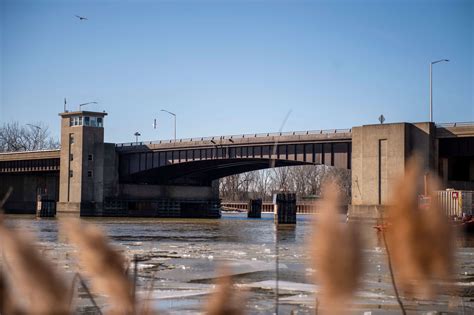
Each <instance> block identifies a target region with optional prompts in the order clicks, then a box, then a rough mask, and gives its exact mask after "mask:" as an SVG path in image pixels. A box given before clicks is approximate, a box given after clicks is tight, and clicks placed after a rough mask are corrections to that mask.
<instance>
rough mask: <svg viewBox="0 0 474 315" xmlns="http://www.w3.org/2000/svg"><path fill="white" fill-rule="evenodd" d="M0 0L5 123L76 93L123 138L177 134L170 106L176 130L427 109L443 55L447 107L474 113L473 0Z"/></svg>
mask: <svg viewBox="0 0 474 315" xmlns="http://www.w3.org/2000/svg"><path fill="white" fill-rule="evenodd" d="M0 1H1V7H0V11H1V13H0V14H1V15H0V20H1V32H0V36H1V39H0V40H1V51H0V53H1V55H0V58H1V64H0V66H1V82H0V86H1V91H0V92H1V104H0V123H3V122H8V121H12V120H17V121H20V122H21V123H28V122H37V121H42V122H44V123H45V124H47V125H49V126H50V129H51V131H52V133H53V135H55V136H57V135H58V134H59V130H58V129H59V118H58V116H57V114H58V113H59V112H60V111H62V107H63V98H64V97H67V99H68V102H69V108H70V109H72V108H77V106H75V105H77V104H79V103H84V102H89V101H98V102H99V104H98V105H93V106H88V109H89V110H100V111H102V110H106V111H107V112H108V113H109V116H108V117H107V119H106V122H105V123H106V131H105V132H106V140H107V141H112V142H127V141H132V140H134V137H133V133H134V132H135V131H139V132H141V134H142V135H143V137H142V139H143V140H153V139H169V138H171V137H172V135H173V131H172V130H173V124H172V118H171V116H169V115H166V114H165V113H162V112H160V111H159V110H160V109H161V108H165V109H168V110H170V111H173V112H175V113H176V114H177V115H178V137H196V136H209V135H228V134H240V133H254V132H269V131H276V130H278V128H279V126H280V123H281V121H282V120H283V118H284V116H285V114H286V113H287V112H288V111H289V110H292V113H291V116H290V117H289V119H288V122H287V124H286V126H285V128H284V129H285V130H287V131H294V130H314V129H330V128H346V127H351V126H356V125H361V124H368V123H376V122H377V117H378V116H379V115H380V114H383V115H384V116H385V117H386V119H387V122H397V121H427V120H428V117H429V116H428V115H429V112H428V108H429V62H430V61H432V60H436V59H441V58H448V59H451V62H449V63H440V64H437V65H435V73H434V74H435V76H434V107H435V109H434V118H435V121H437V122H453V121H474V94H473V93H474V92H473V85H474V78H473V73H474V50H473V43H474V24H473V23H474V22H473V21H474V1H469V0H467V1H456V0H446V1H420V0H418V1H307V2H302V1H288V2H286V1H258V2H250V1H245V2H244V1H232V2H229V1H226V2H224V1H212V2H210V1H206V2H204V1H167V2H156V1H84V0H81V1H74V0H64V1H48V0H35V1H23V0H14V1H9V0H0ZM75 14H78V15H83V16H86V17H87V18H89V20H88V21H82V22H81V21H79V20H78V19H77V18H75V17H74V15H75ZM153 118H157V119H158V124H159V127H158V129H157V130H153V129H152V121H153Z"/></svg>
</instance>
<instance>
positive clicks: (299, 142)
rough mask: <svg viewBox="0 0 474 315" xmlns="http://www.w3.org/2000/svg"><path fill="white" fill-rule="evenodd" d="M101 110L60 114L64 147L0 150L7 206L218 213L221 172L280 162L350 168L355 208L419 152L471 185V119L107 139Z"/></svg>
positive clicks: (447, 177) (432, 165)
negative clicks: (48, 203) (44, 202)
mask: <svg viewBox="0 0 474 315" xmlns="http://www.w3.org/2000/svg"><path fill="white" fill-rule="evenodd" d="M106 115H107V114H106V113H100V112H89V111H80V112H65V113H61V114H60V116H61V149H60V150H53V151H36V152H18V153H1V154H0V194H2V193H3V192H4V191H6V189H7V188H8V187H9V186H12V187H13V188H14V193H13V196H12V197H11V199H10V200H9V202H8V203H7V205H6V208H7V210H9V211H10V212H25V211H26V212H32V211H34V207H35V204H36V200H37V196H38V195H41V196H42V197H43V198H45V199H48V200H57V210H58V213H59V214H63V213H70V214H77V215H79V214H80V215H98V216H100V215H131V216H186V217H188V216H200V217H203V216H204V217H216V216H219V208H220V202H219V196H218V181H217V180H218V179H219V178H222V177H224V176H228V175H232V174H238V173H242V172H247V171H252V170H258V169H264V168H270V167H280V166H292V165H304V164H324V165H328V166H334V167H341V168H346V169H352V204H351V207H350V212H351V214H352V215H360V216H367V215H373V214H374V213H375V209H376V208H380V207H383V206H384V205H386V204H387V203H388V200H389V192H390V190H391V189H390V188H391V185H392V184H393V181H394V179H395V178H396V177H397V176H398V175H399V174H401V173H403V171H404V168H405V162H406V160H407V159H408V158H409V156H411V155H412V154H413V153H415V152H417V153H418V154H419V155H420V156H421V157H422V160H423V162H424V167H425V168H426V170H434V171H435V172H437V173H438V174H439V175H440V176H441V177H442V178H443V181H444V184H445V186H446V187H454V188H461V189H462V188H464V189H474V123H453V124H445V125H435V124H433V123H394V124H383V125H381V124H378V125H365V126H360V127H353V128H351V129H346V130H323V131H305V132H285V133H269V134H250V135H234V136H218V137H207V138H192V139H181V140H177V141H173V140H171V141H152V142H138V143H126V144H111V143H104V127H103V126H104V117H105V116H106Z"/></svg>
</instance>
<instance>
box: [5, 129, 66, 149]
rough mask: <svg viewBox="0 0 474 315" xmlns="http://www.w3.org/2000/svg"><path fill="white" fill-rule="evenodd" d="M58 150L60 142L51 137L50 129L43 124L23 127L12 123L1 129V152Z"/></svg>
mask: <svg viewBox="0 0 474 315" xmlns="http://www.w3.org/2000/svg"><path fill="white" fill-rule="evenodd" d="M57 148H59V142H58V141H57V140H56V139H54V138H53V137H51V136H50V134H49V130H48V127H47V126H45V125H44V124H42V123H35V124H27V125H25V126H22V125H20V124H19V123H18V122H11V123H4V124H3V125H2V126H1V127H0V152H16V151H34V150H44V149H57Z"/></svg>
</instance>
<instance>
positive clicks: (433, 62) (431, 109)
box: [430, 59, 449, 122]
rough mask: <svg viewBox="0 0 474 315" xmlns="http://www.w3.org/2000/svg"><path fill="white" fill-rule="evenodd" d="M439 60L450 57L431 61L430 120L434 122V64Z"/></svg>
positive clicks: (442, 60) (443, 60) (444, 60)
mask: <svg viewBox="0 0 474 315" xmlns="http://www.w3.org/2000/svg"><path fill="white" fill-rule="evenodd" d="M439 62H449V59H440V60H436V61H432V62H431V63H430V122H433V65H434V64H437V63H439Z"/></svg>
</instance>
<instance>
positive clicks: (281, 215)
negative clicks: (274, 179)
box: [274, 193, 296, 225]
mask: <svg viewBox="0 0 474 315" xmlns="http://www.w3.org/2000/svg"><path fill="white" fill-rule="evenodd" d="M274 207H275V224H277V225H280V224H283V225H284V224H296V194H294V193H278V194H277V195H276V200H275V205H274Z"/></svg>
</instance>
